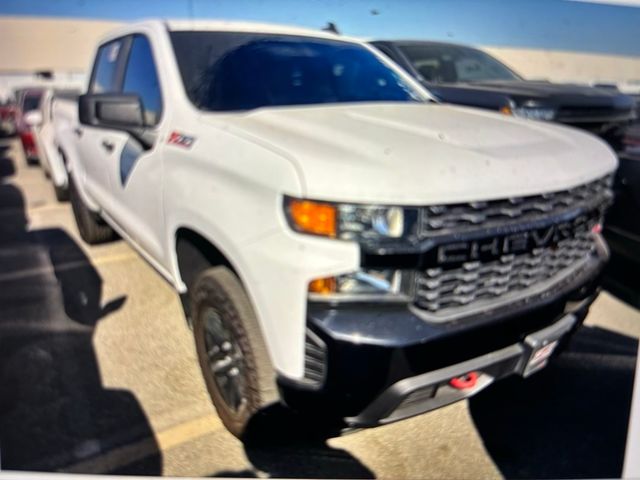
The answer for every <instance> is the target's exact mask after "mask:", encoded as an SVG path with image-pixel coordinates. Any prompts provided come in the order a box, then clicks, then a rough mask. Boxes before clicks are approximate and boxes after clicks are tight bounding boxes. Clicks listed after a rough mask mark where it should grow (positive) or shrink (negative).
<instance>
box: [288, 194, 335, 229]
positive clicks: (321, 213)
mask: <svg viewBox="0 0 640 480" xmlns="http://www.w3.org/2000/svg"><path fill="white" fill-rule="evenodd" d="M289 217H290V219H291V222H292V223H293V226H294V227H295V228H296V229H297V230H298V231H300V232H305V233H313V234H315V235H324V236H326V237H335V236H336V217H337V215H336V207H335V206H334V205H331V204H329V203H321V202H313V201H311V200H297V199H291V201H290V202H289Z"/></svg>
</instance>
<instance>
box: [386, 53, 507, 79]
mask: <svg viewBox="0 0 640 480" xmlns="http://www.w3.org/2000/svg"><path fill="white" fill-rule="evenodd" d="M399 48H400V50H401V51H402V52H403V53H404V54H405V56H406V57H407V58H408V59H409V61H410V62H411V64H412V65H413V67H414V68H415V69H416V70H417V71H418V73H420V75H422V77H423V78H424V79H425V80H426V81H427V82H432V83H456V82H480V81H487V80H520V77H518V76H517V75H516V74H515V73H513V72H512V71H511V70H509V69H508V68H507V67H506V66H505V65H503V64H502V63H500V62H499V61H497V60H496V59H495V58H493V57H491V56H489V55H487V54H486V53H484V52H482V51H480V50H476V49H474V48H466V47H460V46H457V45H438V44H430V45H424V44H422V45H405V46H401V47H399Z"/></svg>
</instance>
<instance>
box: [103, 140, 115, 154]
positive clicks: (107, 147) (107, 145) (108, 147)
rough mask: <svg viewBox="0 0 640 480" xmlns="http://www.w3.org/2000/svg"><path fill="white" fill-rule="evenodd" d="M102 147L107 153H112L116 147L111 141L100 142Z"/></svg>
mask: <svg viewBox="0 0 640 480" xmlns="http://www.w3.org/2000/svg"><path fill="white" fill-rule="evenodd" d="M102 146H103V148H104V149H105V150H106V151H107V152H109V153H111V152H113V149H114V148H115V147H116V146H115V145H114V143H113V142H112V141H111V140H102Z"/></svg>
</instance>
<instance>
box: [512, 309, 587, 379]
mask: <svg viewBox="0 0 640 480" xmlns="http://www.w3.org/2000/svg"><path fill="white" fill-rule="evenodd" d="M576 320H577V319H576V317H575V316H574V315H573V314H569V315H566V316H564V317H563V318H561V319H560V320H558V321H557V322H556V323H554V324H553V325H551V326H549V327H547V328H545V329H543V330H540V331H537V332H535V333H532V334H531V335H528V336H527V337H526V338H525V339H524V346H525V349H526V351H527V355H526V356H525V358H526V359H527V360H526V363H525V365H524V368H523V371H522V376H523V377H528V376H529V375H531V374H532V373H535V372H537V371H538V370H540V369H542V368H544V367H545V366H546V365H547V363H548V361H549V358H550V357H551V355H553V352H554V351H555V349H556V347H557V346H558V343H559V342H560V339H561V338H562V337H563V336H564V335H565V334H567V333H568V332H569V331H570V330H571V329H572V328H573V326H574V325H575V323H576Z"/></svg>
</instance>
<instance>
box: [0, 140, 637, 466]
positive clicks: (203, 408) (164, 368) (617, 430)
mask: <svg viewBox="0 0 640 480" xmlns="http://www.w3.org/2000/svg"><path fill="white" fill-rule="evenodd" d="M639 337H640V312H639V311H638V310H636V309H634V308H633V307H631V306H629V305H628V304H626V303H624V302H623V301H621V300H620V299H618V298H616V297H614V296H613V295H611V294H609V293H607V292H603V293H602V294H601V296H600V297H599V299H598V300H597V301H596V303H595V304H594V306H593V308H592V311H591V313H590V314H589V317H588V318H587V321H586V324H585V326H583V327H582V328H581V329H580V330H579V331H578V333H577V334H576V336H575V338H574V340H573V341H572V343H571V345H570V347H569V349H568V350H567V351H565V352H564V353H563V354H562V355H561V356H560V357H559V358H557V359H555V361H554V362H553V363H552V365H550V366H549V367H548V368H547V369H545V370H544V371H543V372H540V373H538V374H536V375H534V376H533V377H532V378H530V379H528V380H526V381H524V380H521V379H518V378H513V379H508V380H506V381H503V382H501V383H498V384H496V385H494V386H492V387H490V388H488V389H487V390H486V391H484V392H482V393H481V394H480V395H478V396H477V397H475V398H473V399H472V400H470V401H468V402H459V403H457V404H454V405H451V406H449V407H446V408H443V409H440V410H437V411H434V412H431V413H428V414H425V415H421V416H418V417H415V418H412V419H408V420H405V421H402V422H399V423H396V424H392V425H388V426H385V427H380V428H377V429H372V430H363V431H359V432H355V433H351V434H349V435H345V436H343V437H340V438H331V439H323V438H317V437H304V438H301V437H300V436H295V437H287V436H286V435H283V434H282V432H286V431H288V429H287V428H285V427H286V425H283V423H286V422H288V421H290V420H289V419H288V418H287V417H280V418H279V417H277V416H276V417H274V418H273V419H271V421H270V422H267V423H266V426H265V428H266V429H267V430H266V431H265V435H263V437H264V438H265V440H264V441H263V442H261V443H258V444H252V445H243V444H242V443H241V442H239V441H238V440H236V439H235V438H234V437H232V436H231V435H230V434H229V433H227V432H226V431H225V429H224V427H223V426H222V424H221V422H220V420H219V419H218V417H217V415H216V413H215V409H214V408H213V407H212V406H211V404H210V402H209V399H208V396H207V393H206V391H205V388H204V385H203V382H202V379H201V376H200V372H199V370H198V366H197V362H196V357H195V350H194V347H193V341H192V337H191V334H190V330H189V328H188V327H187V325H186V322H185V320H184V316H183V313H182V310H181V306H180V302H179V299H178V297H177V295H176V294H175V292H174V291H173V290H172V288H171V287H170V286H169V285H168V284H167V283H166V282H165V281H164V280H163V279H162V278H161V277H160V276H159V275H158V274H156V273H155V272H154V270H153V269H152V268H151V267H150V266H148V265H147V264H146V263H145V262H144V261H143V260H142V259H141V258H140V257H139V256H138V255H137V254H136V253H135V252H134V251H133V250H132V249H131V248H130V247H129V246H128V245H126V244H125V243H124V242H123V241H116V242H113V243H110V244H106V245H100V246H96V247H88V246H87V245H85V244H84V243H83V242H82V241H81V240H80V238H79V235H78V232H77V230H76V227H75V223H74V221H73V216H72V214H71V209H70V207H69V205H68V204H66V203H57V202H56V200H55V197H54V195H53V189H52V187H51V185H50V184H49V182H48V181H47V180H46V179H45V177H44V174H43V171H42V170H41V169H40V168H38V167H29V166H27V165H26V163H25V161H24V157H23V155H22V151H21V148H20V146H19V143H18V142H17V141H15V140H11V139H7V140H1V141H0V468H2V469H3V470H41V471H45V470H46V471H68V472H78V473H107V472H110V473H124V474H126V473H134V474H147V475H174V476H226V477H268V476H271V477H335V478H374V477H375V478H471V477H473V478H477V477H484V478H502V477H508V478H524V477H529V478H531V477H539V478H563V477H616V476H620V474H621V469H622V461H623V454H624V445H625V438H626V429H627V422H628V417H629V406H630V401H631V391H632V386H633V375H634V365H635V359H636V355H637V349H638V338H639Z"/></svg>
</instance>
